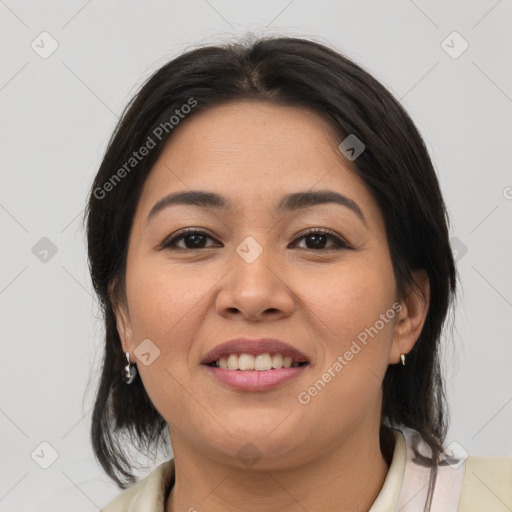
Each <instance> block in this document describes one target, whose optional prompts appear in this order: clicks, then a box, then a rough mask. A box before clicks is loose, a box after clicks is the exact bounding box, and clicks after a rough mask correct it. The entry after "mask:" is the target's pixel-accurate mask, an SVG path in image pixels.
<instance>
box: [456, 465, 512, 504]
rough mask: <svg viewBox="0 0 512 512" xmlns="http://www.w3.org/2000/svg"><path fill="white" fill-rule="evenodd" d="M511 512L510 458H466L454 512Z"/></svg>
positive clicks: (511, 467)
mask: <svg viewBox="0 0 512 512" xmlns="http://www.w3.org/2000/svg"><path fill="white" fill-rule="evenodd" d="M482 510H485V511H486V512H502V511H503V512H505V511H507V512H510V510H512V457H468V458H467V459H466V469H465V473H464V482H463V484H462V493H461V497H460V502H459V508H458V510H457V512H473V511H475V512H476V511H478V512H480V511H482Z"/></svg>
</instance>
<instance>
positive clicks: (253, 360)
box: [201, 338, 311, 391]
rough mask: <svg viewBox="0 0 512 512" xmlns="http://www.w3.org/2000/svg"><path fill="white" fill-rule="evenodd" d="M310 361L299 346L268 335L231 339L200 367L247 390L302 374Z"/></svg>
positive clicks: (265, 387)
mask: <svg viewBox="0 0 512 512" xmlns="http://www.w3.org/2000/svg"><path fill="white" fill-rule="evenodd" d="M310 364H311V362H310V360H309V359H308V358H307V357H306V356H305V355H304V354H303V353H302V352H300V351H299V350H298V349H296V348H294V347H292V346H291V345H289V344H286V343H284V342H282V341H279V340H274V339H269V338H265V339H259V340H255V339H252V340H251V339H247V338H241V339H237V340H232V341H228V342H226V343H223V344H221V345H219V346H217V347H215V348H214V349H213V350H212V351H211V352H209V353H208V354H207V355H206V356H205V357H204V358H203V360H202V361H201V366H203V367H206V368H207V370H208V372H209V373H210V374H211V375H213V376H214V377H215V378H216V380H217V381H220V382H221V383H223V384H227V385H228V386H230V387H234V388H238V389H242V390H246V391H264V390H266V389H269V388H271V387H274V386H277V385H279V384H281V383H284V382H285V381H288V380H289V379H291V378H293V377H295V376H297V375H299V374H300V373H302V372H303V370H304V369H305V368H306V367H308V366H309V365H310Z"/></svg>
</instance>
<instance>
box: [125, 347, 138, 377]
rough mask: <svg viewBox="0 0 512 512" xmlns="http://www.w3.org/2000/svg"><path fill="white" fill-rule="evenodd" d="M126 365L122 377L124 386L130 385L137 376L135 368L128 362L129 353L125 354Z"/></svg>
mask: <svg viewBox="0 0 512 512" xmlns="http://www.w3.org/2000/svg"><path fill="white" fill-rule="evenodd" d="M126 360H127V361H128V363H127V364H126V366H125V367H124V369H123V373H122V377H123V382H124V383H125V384H131V383H132V382H133V380H134V379H135V377H136V375H137V368H135V365H133V364H132V363H131V362H130V352H126Z"/></svg>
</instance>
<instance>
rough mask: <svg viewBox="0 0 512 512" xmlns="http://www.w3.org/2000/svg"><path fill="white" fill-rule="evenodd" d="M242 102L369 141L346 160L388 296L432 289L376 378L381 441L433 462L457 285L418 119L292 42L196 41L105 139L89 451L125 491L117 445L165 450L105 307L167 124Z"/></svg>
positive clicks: (312, 46)
mask: <svg viewBox="0 0 512 512" xmlns="http://www.w3.org/2000/svg"><path fill="white" fill-rule="evenodd" d="M237 100H259V101H265V102H269V103H270V104H275V105H287V106H294V107H306V108H309V109H310V110H312V111H314V112H315V113H317V114H318V115H320V116H321V117H322V118H323V119H325V120H326V121H328V123H329V125H330V126H331V127H332V129H333V130H334V133H336V134H337V136H338V137H339V140H340V142H341V141H343V140H344V139H345V138H346V137H347V136H349V135H355V136H356V137H357V138H358V139H360V140H361V141H362V142H363V143H364V145H365V149H364V151H363V152H362V153H361V154H360V155H359V156H358V158H357V159H356V160H354V161H352V162H350V161H348V159H347V162H346V164H347V166H349V168H350V169H351V170H352V171H353V172H354V173H356V174H357V175H358V176H359V177H360V178H361V179H362V180H363V182H364V183H365V185H366V186H367V188H368V189H369V190H370V192H371V193H372V194H373V196H374V198H375V199H376V201H377V203H378V205H379V207H380V210H381V213H382V215H383V219H384V222H385V226H386V235H387V240H388V245H389V250H390V255H391V260H392V264H393V271H394V275H395V279H396V284H397V290H398V292H399V294H400V295H401V296H403V295H404V294H405V293H406V291H407V290H411V287H414V279H413V271H414V270H419V269H421V270H423V271H425V272H426V274H427V275H428V278H429V284H430V303H429V308H428V312H427V316H426V320H425V324H424V326H423V329H422V331H421V334H420V336H419V338H418V340H417V341H416V343H415V345H414V348H413V349H412V350H411V351H410V353H409V354H408V355H407V364H406V366H405V367H403V366H402V365H399V364H396V365H389V366H388V368H387V371H386V374H385V377H384V380H383V383H382V386H383V401H382V410H381V415H382V418H381V420H382V422H381V435H382V429H383V428H385V427H384V423H385V422H386V421H388V422H389V423H390V424H391V425H393V424H395V425H403V426H405V427H409V428H412V429H415V430H416V431H418V432H419V433H420V434H421V436H422V437H423V439H425V441H426V442H427V443H428V445H429V446H430V448H431V449H432V454H433V460H434V466H436V464H437V460H438V456H439V454H440V453H441V452H442V450H443V443H444V439H445V436H446V432H447V428H448V411H447V404H446V397H445V392H444V383H443V376H442V372H441V363H440V339H441V333H442V328H443V325H444V322H445V320H446V317H447V313H448V310H449V307H450V306H451V305H452V301H453V299H454V294H455V288H456V271H455V266H454V260H453V256H452V252H451V249H450V244H449V234H448V215H447V212H446V208H445V204H444V201H443V198H442V195H441V191H440V186H439V183H438V179H437V176H436V172H435V170H434V167H433V165H432V162H431V160H430V158H429V155H428V152H427V149H426V147H425V144H424V142H423V139H422V137H421V136H420V134H419V132H418V130H417V129H416V127H415V125H414V123H413V122H412V120H411V119H410V117H409V115H408V114H407V113H406V111H405V110H404V109H403V108H402V106H401V105H400V103H399V102H398V101H397V100H396V99H394V97H393V96H392V95H391V93H390V92H389V91H388V90H387V89H386V88H385V87H384V86H383V85H382V84H380V83H379V82H378V81H377V80H376V79H375V78H373V77H372V76H371V75H370V74H369V73H368V72H366V71H365V70H364V69H363V68H362V67H360V66H359V65H357V64H355V63H354V62H352V61H351V60H350V59H349V58H347V57H345V56H344V55H342V54H340V53H339V52H337V51H335V50H334V49H331V48H329V47H327V46H326V45H324V44H322V43H319V42H315V41H312V40H305V39H299V38H292V37H266V38H259V39H256V40H253V41H250V42H249V41H247V40H245V41H235V42H229V43H224V44H222V45H216V46H202V47H199V48H194V49H192V50H189V51H187V52H186V53H183V54H181V55H180V56H178V57H177V58H175V59H173V60H171V61H170V62H168V63H166V64H165V65H164V66H162V67H161V68H160V69H158V70H157V71H156V72H154V74H152V76H150V78H149V79H148V80H147V81H146V82H145V83H144V84H143V85H142V87H141V88H140V90H139V92H138V93H137V94H136V95H135V96H134V98H132V100H131V101H130V103H129V104H128V105H127V106H126V108H125V110H124V112H123V114H122V117H121V119H120V121H119V123H118V125H117V127H116V129H115V131H114V133H113V134H112V136H111V138H110V141H109V143H108V147H107V149H106V152H105V155H104V158H103V161H102V162H101V165H100V168H99V170H98V173H97V174H96V177H95V179H94V182H93V185H92V187H91V190H90V194H89V197H88V203H87V207H86V213H85V218H86V220H87V237H88V258H89V269H90V273H91V278H92V282H93V286H94V289H95V291H96V293H97V295H98V297H99V300H100V306H101V310H102V314H103V317H104V323H105V329H106V332H105V351H104V355H103V361H102V368H101V378H100V382H99V387H98V390H97V393H96V397H95V403H94V411H93V416H92V427H91V436H92V445H93V449H94V453H95V456H96V457H97V459H98V460H99V462H100V463H101V465H102V466H103V468H104V470H105V471H106V473H107V474H108V475H109V477H110V478H111V479H112V480H114V481H115V482H116V483H117V485H118V486H119V487H120V488H122V489H124V488H126V487H128V486H130V485H132V484H133V483H134V482H135V481H136V479H135V477H134V475H133V474H132V464H131V461H130V458H129V457H128V455H127V452H126V451H125V450H124V449H123V446H122V443H121V442H120V439H121V437H122V436H124V435H128V436H129V437H130V442H131V443H132V444H133V446H135V447H136V448H137V449H138V450H139V451H144V450H147V449H148V447H150V446H153V447H154V446H157V447H158V446H159V444H160V443H161V442H163V443H165V440H164V436H165V431H166V428H167V423H166V421H165V420H164V418H163V417H162V416H161V415H160V414H159V412H158V411H157V410H156V409H155V407H154V406H153V404H152V402H151V400H150V399H149V397H148V395H147V393H146V391H145V389H144V386H143V384H142V381H141V379H140V377H137V378H136V379H135V381H134V382H133V383H132V384H131V385H130V386H127V385H126V384H124V382H123V381H122V378H121V374H122V370H123V366H125V365H126V358H125V355H124V353H123V350H122V345H121V340H120V337H119V334H118V331H117V328H116V319H115V315H114V309H113V303H114V301H116V300H117V299H118V298H121V297H126V296H125V269H126V256H127V249H128V241H129V236H130V230H131V225H132V221H133V217H134V214H135V210H136V207H137V204H138V200H139V197H140V194H141V190H142V187H143V185H144V182H145V180H146V178H147V177H148V175H149V173H150V171H151V169H152V167H153V165H154V163H155V162H156V160H157V158H158V156H159V155H160V153H161V151H162V149H163V147H164V146H165V143H166V142H167V140H168V139H169V138H170V137H172V133H173V131H172V130H173V128H174V125H175V124H176V123H175V122H174V121H172V116H174V118H175V119H178V116H177V115H176V114H178V115H179V113H187V112H188V114H187V115H186V119H185V121H183V122H188V121H189V120H190V119H193V116H194V115H195V114H196V113H197V112H200V111H204V110H205V109H208V108H211V107H214V106H217V105H221V104H224V103H227V102H233V101H237ZM185 105H189V106H190V107H191V108H185V107H184V106H185ZM179 117H180V118H183V116H179ZM179 122H180V121H179V119H178V123H179ZM150 140H151V142H152V143H153V144H152V145H153V146H154V147H152V148H151V150H150V151H147V152H146V153H147V154H146V156H145V157H144V158H140V159H137V161H136V162H135V161H134V160H133V159H134V151H137V150H139V149H140V148H142V147H143V146H146V147H150V143H149V141H150ZM340 154H341V151H340ZM128 162H130V167H133V169H129V168H128V166H127V163H128ZM132 164H133V165H132ZM123 169H124V172H123Z"/></svg>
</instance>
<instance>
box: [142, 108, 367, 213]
mask: <svg viewBox="0 0 512 512" xmlns="http://www.w3.org/2000/svg"><path fill="white" fill-rule="evenodd" d="M339 142H340V141H338V140H337V136H336V134H335V132H334V130H333V128H332V127H331V126H330V124H329V123H328V122H327V121H326V120H324V119H323V118H322V117H321V116H320V115H319V114H317V113H315V112H313V111H311V110H309V109H307V108H302V107H291V106H283V105H275V104H270V103H265V102H261V101H237V102H231V103H228V104H224V105H220V106H216V107H210V108H208V109H206V110H204V111H202V112H196V113H194V114H193V116H190V118H189V119H185V120H184V121H182V122H181V124H180V125H179V126H178V127H177V128H175V131H174V132H173V134H172V136H171V138H170V140H169V141H168V142H167V144H166V147H165V148H164V149H163V151H162V153H161V155H160V157H159V159H158V160H157V162H156V164H155V165H154V167H153V169H152V170H151V172H150V175H149V177H148V178H147V180H146V184H145V186H144V191H143V194H142V196H141V205H140V206H141V209H142V210H143V211H146V213H147V211H149V209H150V208H151V207H152V206H153V204H154V203H155V202H156V201H158V200H159V199H160V198H161V197H162V196H164V195H165V194H168V193H169V192H172V191H177V190H180V191H181V190H187V189H199V188H200V189H204V190H209V191H214V192H217V193H219V194H221V195H223V196H226V197H229V198H230V199H231V201H230V202H231V203H233V206H234V208H235V210H240V209H244V208H245V207H253V206H255V205H260V206H261V207H264V206H265V205H268V206H269V207H270V206H272V207H274V205H276V204H277V202H278V200H279V199H280V198H281V197H282V196H283V195H284V194H286V193H289V192H295V191H301V192H302V191H307V190H315V189H326V188H328V189H332V190H337V191H339V192H341V193H343V194H345V195H349V196H356V197H357V198H358V202H362V203H363V205H361V208H362V209H363V210H364V209H367V210H371V209H372V208H374V207H375V205H372V204H368V203H371V202H372V201H373V199H372V197H371V194H370V192H369V191H368V190H367V188H366V186H365V184H364V183H363V182H362V180H361V179H360V178H359V177H358V176H357V175H356V174H355V173H353V172H352V171H351V170H350V169H349V168H348V165H347V162H346V161H344V158H343V156H342V155H341V152H340V151H339V150H338V145H339ZM364 203H366V204H364ZM231 213H233V211H232V212H231ZM371 213H372V212H371V211H368V214H369V215H371Z"/></svg>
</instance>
